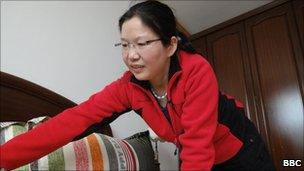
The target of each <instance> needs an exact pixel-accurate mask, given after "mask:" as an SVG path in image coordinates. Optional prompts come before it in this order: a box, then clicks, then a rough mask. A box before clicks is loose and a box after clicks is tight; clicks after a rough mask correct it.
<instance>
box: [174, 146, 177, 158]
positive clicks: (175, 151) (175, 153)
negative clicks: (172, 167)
mask: <svg viewBox="0 0 304 171" xmlns="http://www.w3.org/2000/svg"><path fill="white" fill-rule="evenodd" d="M174 155H175V156H176V155H177V147H175V150H174Z"/></svg>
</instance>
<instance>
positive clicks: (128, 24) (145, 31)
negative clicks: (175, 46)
mask: <svg viewBox="0 0 304 171" xmlns="http://www.w3.org/2000/svg"><path fill="white" fill-rule="evenodd" d="M120 34H121V38H122V39H138V38H141V37H156V36H157V35H156V34H155V33H154V32H153V30H152V29H151V28H150V27H148V26H147V25H145V24H144V23H143V22H142V21H141V19H140V18H139V17H133V18H131V19H129V20H127V21H125V22H124V23H123V25H122V27H121V33H120Z"/></svg>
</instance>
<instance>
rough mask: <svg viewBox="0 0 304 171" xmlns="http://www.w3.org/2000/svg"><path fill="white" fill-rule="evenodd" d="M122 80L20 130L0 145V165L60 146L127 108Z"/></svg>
mask: <svg viewBox="0 0 304 171" xmlns="http://www.w3.org/2000/svg"><path fill="white" fill-rule="evenodd" d="M127 86H128V84H127V83H126V81H124V80H122V79H118V80H117V81H114V82H112V83H111V84H109V85H108V86H106V87H105V88H104V89H103V90H101V91H100V92H98V93H96V94H94V95H92V96H91V97H90V98H89V99H88V100H87V101H85V102H83V103H81V104H79V105H78V106H76V107H73V108H70V109H67V110H65V111H63V112H62V113H60V114H58V115H56V116H55V117H53V118H52V119H50V120H48V121H46V122H44V123H42V124H41V125H38V126H37V127H35V128H34V129H32V130H31V131H29V132H27V133H24V134H21V135H19V136H17V137H15V138H13V139H11V140H10V141H8V142H7V143H5V144H3V145H2V146H1V149H0V152H1V154H0V156H1V163H0V167H1V168H5V169H7V170H11V169H15V168H17V167H20V166H22V165H25V164H27V163H30V162H32V161H34V160H37V159H39V158H41V157H42V156H44V155H46V154H48V153H50V152H52V151H54V150H56V149H58V148H60V147H62V146H64V145H65V144H67V143H69V142H70V141H72V140H73V138H75V137H76V136H78V135H79V134H81V133H82V132H83V131H84V130H85V129H87V128H88V127H89V126H91V125H92V124H94V123H97V122H100V121H102V120H103V119H104V118H107V117H110V116H112V114H113V113H123V112H124V111H126V110H128V109H130V103H129V99H128V95H127Z"/></svg>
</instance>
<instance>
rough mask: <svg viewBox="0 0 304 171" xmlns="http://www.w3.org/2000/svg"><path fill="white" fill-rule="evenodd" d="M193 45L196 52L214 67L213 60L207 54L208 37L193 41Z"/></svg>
mask: <svg viewBox="0 0 304 171" xmlns="http://www.w3.org/2000/svg"><path fill="white" fill-rule="evenodd" d="M191 44H192V45H193V47H194V48H195V50H196V51H197V52H199V53H201V54H202V55H203V56H204V57H205V58H206V59H207V60H208V61H209V63H210V64H211V65H212V61H211V59H209V57H208V53H207V44H206V37H200V38H197V39H195V40H191Z"/></svg>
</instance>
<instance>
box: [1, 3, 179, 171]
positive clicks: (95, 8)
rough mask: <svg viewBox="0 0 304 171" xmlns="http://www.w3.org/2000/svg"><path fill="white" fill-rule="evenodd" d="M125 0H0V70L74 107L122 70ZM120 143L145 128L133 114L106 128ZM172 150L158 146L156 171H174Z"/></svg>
mask: <svg viewBox="0 0 304 171" xmlns="http://www.w3.org/2000/svg"><path fill="white" fill-rule="evenodd" d="M129 5H130V2H128V1H89V2H86V1H1V71H4V72H7V73H10V74H13V75H16V76H19V77H21V78H24V79H27V80H30V81H32V82H34V83H36V84H39V85H41V86H43V87H46V88H48V89H50V90H52V91H55V92H57V93H58V94H61V95H63V96H65V97H67V98H68V99H71V100H72V101H74V102H76V103H80V102H82V101H84V100H86V99H87V98H88V97H89V96H90V95H91V94H93V93H94V92H96V91H98V90H100V89H101V88H102V87H104V86H105V85H106V84H108V83H110V82H111V81H113V80H115V79H116V78H118V77H119V76H120V75H121V74H122V73H123V72H124V70H125V69H126V68H125V67H124V65H123V62H122V60H121V55H120V50H119V49H115V47H114V46H113V45H114V43H116V42H117V41H119V32H118V27H117V25H118V18H119V17H120V16H121V15H122V14H123V12H124V11H125V10H126V9H127V8H128V7H129ZM111 127H112V129H113V133H114V136H116V137H121V138H125V137H127V136H130V135H132V134H134V133H136V132H139V131H144V130H146V129H147V125H146V124H145V123H144V122H143V121H142V120H141V118H139V117H138V116H137V115H136V114H134V113H132V112H131V113H128V114H125V115H123V116H121V117H119V118H118V119H117V120H116V121H114V123H112V124H111ZM174 150H175V146H174V145H169V144H168V143H162V144H160V145H159V151H160V162H161V169H162V170H177V168H178V166H177V159H176V156H174V155H173V152H174Z"/></svg>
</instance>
